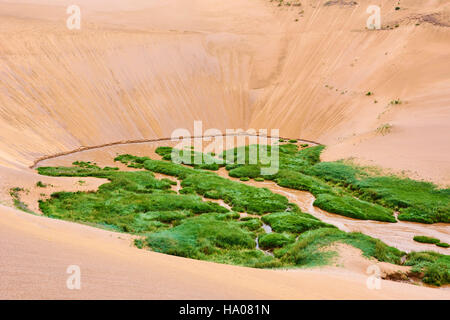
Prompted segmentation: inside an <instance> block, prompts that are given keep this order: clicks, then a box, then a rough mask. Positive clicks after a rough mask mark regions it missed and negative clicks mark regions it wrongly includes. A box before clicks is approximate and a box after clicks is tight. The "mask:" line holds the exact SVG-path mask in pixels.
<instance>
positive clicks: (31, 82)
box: [0, 0, 450, 184]
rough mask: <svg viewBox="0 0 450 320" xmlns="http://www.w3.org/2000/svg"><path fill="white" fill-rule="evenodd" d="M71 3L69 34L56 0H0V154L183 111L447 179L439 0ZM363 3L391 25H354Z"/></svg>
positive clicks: (125, 131)
mask: <svg viewBox="0 0 450 320" xmlns="http://www.w3.org/2000/svg"><path fill="white" fill-rule="evenodd" d="M294 2H295V1H294ZM77 3H78V4H79V5H80V7H81V10H82V28H81V30H80V31H69V30H68V29H67V28H66V26H65V20H66V18H67V14H66V13H65V10H66V7H67V5H68V4H72V2H71V1H69V0H31V1H30V0H29V1H15V0H14V1H5V0H2V1H0V17H1V19H0V43H1V44H2V46H1V48H0V74H1V75H2V76H1V77H0V86H1V90H0V164H3V165H7V166H15V167H21V166H23V165H29V164H31V163H32V161H33V160H34V159H35V158H36V157H39V156H42V155H47V154H52V153H57V152H61V151H67V150H72V149H76V148H78V147H80V146H89V145H97V144H102V143H109V142H113V141H120V140H128V139H140V138H157V137H167V136H170V134H171V132H172V130H174V129H175V128H180V127H187V128H191V127H192V125H193V120H196V119H198V120H202V121H203V122H204V127H205V128H219V129H221V130H224V129H225V128H249V127H253V128H267V127H269V128H280V130H281V133H282V134H283V135H285V136H291V137H303V138H306V139H312V140H317V141H320V142H322V143H326V144H328V145H329V146H330V147H329V149H328V150H327V152H326V153H325V154H324V159H338V158H346V157H357V158H358V159H359V160H360V161H362V162H364V163H369V164H378V165H382V166H384V167H388V168H393V169H395V170H397V171H400V170H409V171H410V173H409V174H411V175H414V176H416V177H421V178H426V179H429V180H434V181H437V182H440V183H442V184H448V183H450V138H449V135H448V131H449V129H450V128H449V126H450V91H449V88H450V77H449V74H450V4H449V3H448V1H445V0H426V1H422V0H404V1H401V5H400V7H401V10H398V11H396V10H395V9H394V5H393V4H392V2H391V1H388V0H377V1H375V2H374V1H371V0H370V1H369V0H361V1H358V4H357V5H343V3H350V2H348V1H335V2H332V5H325V3H326V1H324V0H306V1H302V2H301V3H302V6H300V7H285V6H282V7H278V6H277V4H276V3H273V2H272V3H271V2H270V1H267V0H256V1H248V0H232V1H219V0H196V1H193V2H186V1H183V0H169V1H156V0H155V1H146V0H134V1H120V0H117V1H105V0H95V1H92V0H80V1H78V2H77ZM106 3H107V4H106ZM369 4H379V5H381V8H382V11H381V14H382V15H381V18H382V24H383V27H386V26H387V25H390V27H393V26H394V25H396V24H398V25H399V27H398V28H393V29H384V30H379V31H370V30H366V29H365V25H366V19H367V17H368V16H369V15H368V14H367V13H366V8H367V6H368V5H369ZM301 11H303V13H301V14H299V12H301ZM296 19H298V21H295V20H296ZM417 23H419V24H420V25H416V24H417ZM367 91H371V92H374V96H370V97H367V96H365V93H366V92H367ZM394 99H400V100H401V101H403V103H402V104H401V105H396V106H390V105H389V102H390V101H392V100H394ZM374 100H377V102H378V103H374ZM383 124H390V125H392V131H391V132H390V133H389V134H387V135H384V136H382V135H380V134H377V133H376V129H377V128H378V127H379V126H380V125H383Z"/></svg>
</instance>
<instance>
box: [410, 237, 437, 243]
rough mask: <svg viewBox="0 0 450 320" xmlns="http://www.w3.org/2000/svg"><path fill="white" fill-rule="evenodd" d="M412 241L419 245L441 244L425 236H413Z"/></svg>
mask: <svg viewBox="0 0 450 320" xmlns="http://www.w3.org/2000/svg"><path fill="white" fill-rule="evenodd" d="M413 239H414V241H417V242H421V243H431V244H436V243H439V242H441V241H440V240H439V239H436V238H432V237H427V236H415V237H414V238H413Z"/></svg>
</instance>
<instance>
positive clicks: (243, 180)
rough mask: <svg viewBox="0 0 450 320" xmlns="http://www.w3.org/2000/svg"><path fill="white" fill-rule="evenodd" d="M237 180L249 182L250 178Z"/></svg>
mask: <svg viewBox="0 0 450 320" xmlns="http://www.w3.org/2000/svg"><path fill="white" fill-rule="evenodd" d="M239 180H241V181H249V180H250V178H249V177H241V178H239Z"/></svg>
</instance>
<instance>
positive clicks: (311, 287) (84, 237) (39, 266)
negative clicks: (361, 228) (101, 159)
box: [0, 206, 449, 299]
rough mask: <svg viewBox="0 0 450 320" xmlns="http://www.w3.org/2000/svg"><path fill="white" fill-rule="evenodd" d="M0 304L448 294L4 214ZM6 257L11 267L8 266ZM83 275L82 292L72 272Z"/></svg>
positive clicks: (0, 223)
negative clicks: (183, 254)
mask: <svg viewBox="0 0 450 320" xmlns="http://www.w3.org/2000/svg"><path fill="white" fill-rule="evenodd" d="M0 213H1V216H2V218H1V220H0V234H1V237H2V245H1V246H0V256H1V257H2V259H1V260H0V269H1V273H0V276H1V279H0V280H1V281H0V298H33V299H41V298H64V299H68V298H113V299H114V298H133V299H148V298H152V299H174V298H179V299H187V298H189V299H214V298H215V299H239V298H241V299H244V298H247V299H248V298H255V299H256V298H260V299H281V298H301V299H347V298H352V299H363V298H364V299H367V298H374V299H414V298H415V299H418V298H427V299H445V298H447V299H448V297H449V293H448V291H445V290H442V289H430V288H425V287H417V286H411V285H407V284H402V283H396V282H392V281H384V280H382V287H381V289H380V290H369V289H367V287H366V278H367V277H366V276H364V275H359V274H357V273H349V272H346V273H340V272H334V273H333V272H331V273H330V272H325V271H320V270H315V271H303V272H298V271H269V270H255V269H249V268H241V267H233V266H228V265H220V264H214V263H207V262H202V261H196V260H190V259H183V258H178V257H174V256H167V255H162V254H158V253H153V252H148V251H144V250H139V249H137V248H133V247H131V246H130V242H129V241H128V239H127V238H128V237H127V236H126V235H123V234H117V233H112V232H108V231H103V230H99V229H95V228H91V227H87V226H82V225H78V224H73V223H68V222H65V221H58V220H52V219H47V218H42V217H37V216H32V215H29V214H26V213H23V212H18V211H15V210H13V209H10V208H7V207H4V206H0ZM3 257H7V259H3ZM69 265H78V266H80V268H81V277H82V278H81V290H68V289H67V288H66V279H67V277H68V274H66V269H67V267H68V266H69Z"/></svg>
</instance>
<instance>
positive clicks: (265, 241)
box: [258, 232, 295, 249]
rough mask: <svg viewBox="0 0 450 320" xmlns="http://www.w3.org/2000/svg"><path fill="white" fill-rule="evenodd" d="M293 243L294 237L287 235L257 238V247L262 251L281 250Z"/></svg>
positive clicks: (277, 234)
mask: <svg viewBox="0 0 450 320" xmlns="http://www.w3.org/2000/svg"><path fill="white" fill-rule="evenodd" d="M293 242H295V237H294V236H293V235H291V234H287V233H275V232H273V233H268V234H263V235H262V236H260V237H259V238H258V243H259V246H260V247H261V248H263V249H274V248H281V247H283V246H285V245H287V244H290V243H293Z"/></svg>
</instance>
